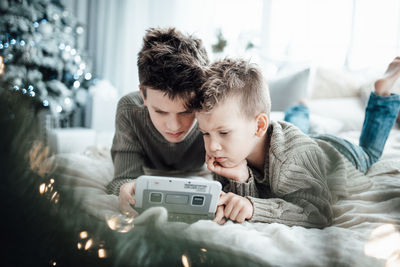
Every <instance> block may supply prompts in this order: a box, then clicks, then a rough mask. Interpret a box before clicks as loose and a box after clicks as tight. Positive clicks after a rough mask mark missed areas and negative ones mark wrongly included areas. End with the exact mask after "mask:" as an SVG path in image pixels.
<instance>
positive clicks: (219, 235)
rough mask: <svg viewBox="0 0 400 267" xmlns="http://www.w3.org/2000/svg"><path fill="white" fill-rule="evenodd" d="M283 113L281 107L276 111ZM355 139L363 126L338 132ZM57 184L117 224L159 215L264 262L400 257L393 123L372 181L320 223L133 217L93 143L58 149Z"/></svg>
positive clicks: (399, 169)
mask: <svg viewBox="0 0 400 267" xmlns="http://www.w3.org/2000/svg"><path fill="white" fill-rule="evenodd" d="M277 116H280V114H277ZM339 135H340V136H342V137H345V138H348V139H349V140H353V141H355V142H356V141H357V138H358V135H359V131H346V132H340V133H339ZM56 159H57V160H56V162H57V164H58V170H59V173H61V176H60V177H59V179H58V181H56V182H57V183H60V184H63V185H64V186H69V187H71V186H72V188H73V190H74V192H75V193H76V197H77V198H79V199H81V201H82V202H81V204H82V206H83V207H84V208H85V209H86V210H87V212H88V213H89V214H91V215H93V216H95V217H97V218H99V219H101V220H104V221H105V222H106V223H107V224H108V226H109V227H110V228H111V229H113V230H116V231H120V232H127V231H129V230H131V229H132V228H133V226H134V225H135V224H136V225H145V224H146V223H153V222H155V223H156V225H157V227H159V228H160V229H162V228H166V227H169V228H170V229H171V227H172V228H174V227H175V228H178V229H180V231H181V233H182V235H184V236H185V237H186V238H189V239H191V240H194V241H196V242H197V241H199V242H204V244H209V245H217V246H219V247H221V248H224V249H228V250H230V251H231V252H234V253H239V254H241V255H246V256H249V257H251V258H254V259H256V260H257V261H260V262H262V263H265V264H271V265H278V266H299V265H301V266H332V265H335V266H363V267H364V266H396V265H392V264H400V228H399V225H400V130H399V129H393V131H392V132H391V135H390V137H389V140H388V142H387V145H386V147H385V151H384V155H383V157H382V159H381V160H380V161H379V162H378V163H376V164H375V165H374V166H373V167H372V168H371V169H370V171H369V172H368V176H369V177H370V178H371V182H372V187H371V188H370V189H368V190H367V191H365V192H362V193H359V194H355V195H352V196H351V197H349V198H347V199H342V200H339V201H338V202H337V203H336V204H335V205H334V212H335V219H334V223H333V225H332V226H330V227H327V228H324V229H322V230H320V229H306V228H303V227H288V226H285V225H283V224H278V223H273V224H264V223H248V222H245V223H243V224H237V223H233V222H231V221H228V222H227V223H226V224H225V225H223V226H220V225H217V224H216V223H213V222H212V221H205V220H203V221H198V222H196V223H194V224H191V225H190V224H182V223H175V224H176V225H175V226H174V223H167V222H166V211H165V210H164V209H162V208H154V209H153V210H150V211H147V212H145V213H143V214H142V215H141V216H139V217H137V218H135V219H134V220H130V219H129V218H126V217H125V216H124V215H121V214H120V213H119V211H118V198H117V197H116V196H113V195H107V194H106V192H105V186H106V185H107V183H108V182H109V181H110V180H111V179H112V174H113V165H112V162H111V158H110V156H109V150H108V148H107V147H105V148H102V149H100V148H95V147H91V148H88V149H87V150H86V151H85V153H81V154H77V153H72V154H71V153H69V154H58V155H57V156H56Z"/></svg>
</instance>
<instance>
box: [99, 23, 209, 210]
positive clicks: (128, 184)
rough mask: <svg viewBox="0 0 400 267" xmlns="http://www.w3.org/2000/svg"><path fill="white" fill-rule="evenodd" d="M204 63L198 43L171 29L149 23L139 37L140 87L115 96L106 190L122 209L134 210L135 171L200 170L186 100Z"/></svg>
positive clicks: (199, 147) (200, 152)
mask: <svg viewBox="0 0 400 267" xmlns="http://www.w3.org/2000/svg"><path fill="white" fill-rule="evenodd" d="M208 63H209V61H208V57H207V53H206V50H205V49H204V47H203V45H202V42H201V41H200V40H199V39H196V38H194V37H192V36H188V35H184V34H182V33H181V32H179V31H177V30H176V29H174V28H168V29H158V28H152V29H149V30H148V31H147V33H146V35H145V36H144V38H143V47H142V49H141V51H140V52H139V54H138V62H137V64H138V69H139V82H140V84H139V89H140V91H139V92H133V93H130V94H128V95H126V96H124V97H123V98H121V100H120V101H119V103H118V107H117V113H116V122H115V125H116V130H115V135H114V140H113V145H112V148H111V155H112V159H113V163H114V168H115V171H114V180H113V181H111V183H110V184H109V185H108V186H107V190H108V193H110V194H115V195H117V196H119V206H120V210H121V211H122V212H123V213H125V214H132V213H133V214H134V213H135V212H134V211H133V209H132V208H131V207H130V205H129V204H134V203H135V199H134V193H135V182H134V179H135V178H137V177H138V176H140V175H142V174H144V173H147V174H158V175H161V174H164V175H166V174H169V175H178V174H179V173H187V172H192V173H193V172H194V173H195V174H198V171H200V170H201V169H202V166H203V165H204V158H205V151H204V144H203V138H202V136H201V134H200V132H199V131H198V129H197V127H196V120H195V116H194V113H193V112H191V111H189V110H188V109H187V108H186V104H187V103H186V102H187V101H186V99H188V98H189V97H190V96H191V95H193V94H194V93H195V92H196V91H197V90H199V88H200V87H201V85H202V84H203V82H204V67H205V66H207V65H208Z"/></svg>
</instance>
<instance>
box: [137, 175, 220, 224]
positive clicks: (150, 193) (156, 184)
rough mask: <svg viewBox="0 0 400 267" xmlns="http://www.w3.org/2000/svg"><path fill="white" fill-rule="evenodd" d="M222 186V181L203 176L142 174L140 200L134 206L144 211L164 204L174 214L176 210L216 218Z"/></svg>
mask: <svg viewBox="0 0 400 267" xmlns="http://www.w3.org/2000/svg"><path fill="white" fill-rule="evenodd" d="M221 188H222V186H221V184H220V183H219V182H217V181H211V180H206V179H204V178H202V177H195V178H177V177H165V176H150V175H142V176H139V177H138V178H137V179H136V190H135V200H136V203H135V205H134V207H133V208H134V209H135V210H136V211H138V212H139V213H141V212H142V211H144V210H146V209H148V208H150V207H157V206H162V207H165V208H166V209H167V210H168V213H169V215H170V216H169V217H170V218H171V216H173V215H174V214H176V215H179V216H180V217H184V216H185V215H194V216H198V219H201V218H204V219H207V218H208V219H213V218H214V216H215V212H216V209H217V203H218V200H219V195H220V192H221ZM192 217H193V216H192Z"/></svg>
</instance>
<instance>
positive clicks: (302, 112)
mask: <svg viewBox="0 0 400 267" xmlns="http://www.w3.org/2000/svg"><path fill="white" fill-rule="evenodd" d="M284 121H287V122H290V123H292V124H293V125H295V126H297V127H298V128H299V129H300V130H301V131H302V132H303V133H305V134H308V132H309V130H310V110H309V109H308V107H307V106H306V105H303V104H298V105H295V106H292V107H290V108H288V109H286V110H285V117H284Z"/></svg>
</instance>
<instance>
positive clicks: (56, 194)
mask: <svg viewBox="0 0 400 267" xmlns="http://www.w3.org/2000/svg"><path fill="white" fill-rule="evenodd" d="M58 198H59V197H58V192H57V191H56V192H54V193H53V195H52V196H51V201H54V202H55V203H57V202H58Z"/></svg>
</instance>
